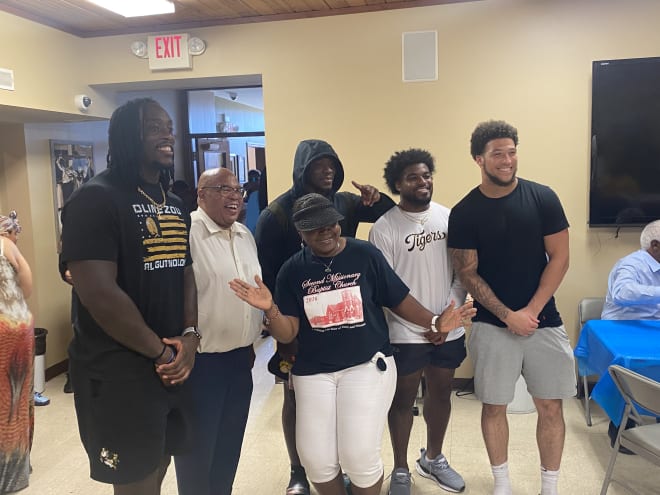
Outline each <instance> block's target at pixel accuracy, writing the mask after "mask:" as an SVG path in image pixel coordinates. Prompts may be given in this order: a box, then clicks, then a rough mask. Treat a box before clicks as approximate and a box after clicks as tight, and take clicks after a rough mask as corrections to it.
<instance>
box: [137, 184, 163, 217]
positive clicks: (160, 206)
mask: <svg viewBox="0 0 660 495" xmlns="http://www.w3.org/2000/svg"><path fill="white" fill-rule="evenodd" d="M158 187H160V193H161V194H162V195H163V201H162V202H161V203H158V202H156V200H154V198H152V197H151V196H149V195H148V194H147V193H146V192H144V190H143V189H142V188H141V187H140V186H137V190H138V192H139V193H140V194H142V196H144V197H145V198H147V200H148V201H149V202H150V203H151V204H152V205H154V207H155V208H156V214H157V215H159V216H160V214H161V212H162V210H163V207H164V206H165V204H166V203H167V196H165V191H164V190H163V185H162V184H161V183H160V182H159V183H158Z"/></svg>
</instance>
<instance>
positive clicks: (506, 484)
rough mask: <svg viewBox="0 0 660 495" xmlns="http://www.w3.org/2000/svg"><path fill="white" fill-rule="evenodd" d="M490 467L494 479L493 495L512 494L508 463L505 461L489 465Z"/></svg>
mask: <svg viewBox="0 0 660 495" xmlns="http://www.w3.org/2000/svg"><path fill="white" fill-rule="evenodd" d="M490 469H491V471H493V479H494V480H495V486H494V487H493V495H512V494H513V492H512V491H511V480H510V479H509V464H508V463H506V462H505V463H504V464H500V465H499V466H491V467H490Z"/></svg>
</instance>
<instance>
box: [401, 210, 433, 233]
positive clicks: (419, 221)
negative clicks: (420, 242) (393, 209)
mask: <svg viewBox="0 0 660 495" xmlns="http://www.w3.org/2000/svg"><path fill="white" fill-rule="evenodd" d="M399 211H400V212H401V214H402V215H403V216H404V217H405V218H407V219H408V220H410V221H411V222H413V223H416V224H419V225H420V226H421V227H422V232H424V225H425V224H426V222H428V221H429V217H430V216H431V210H430V208H429V209H428V210H426V211H425V212H424V213H425V214H424V215H419V216H417V215H413V214H412V213H410V212H407V211H406V210H404V209H403V208H401V207H400V206H399Z"/></svg>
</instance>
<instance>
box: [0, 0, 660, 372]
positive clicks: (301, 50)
mask: <svg viewBox="0 0 660 495" xmlns="http://www.w3.org/2000/svg"><path fill="white" fill-rule="evenodd" d="M659 18H660V2H656V1H654V0H627V1H622V0H619V1H615V0H536V1H533V0H510V1H506V0H486V1H483V2H468V3H460V4H452V5H445V6H434V7H425V8H418V9H405V10H394V11H390V12H381V13H371V14H358V15H350V16H336V17H330V18H323V19H306V20H298V21H286V22H277V23H263V24H254V25H248V24H246V25H239V26H221V27H217V28H204V29H199V30H191V31H190V32H191V33H192V34H195V35H197V36H200V37H202V38H203V39H205V40H206V41H207V45H208V48H207V51H206V53H205V54H204V55H202V56H199V57H195V58H194V62H193V65H194V67H193V69H192V70H191V71H178V72H164V73H150V72H149V70H148V64H147V61H145V60H140V59H137V58H135V57H133V56H132V55H131V54H130V51H129V50H128V47H129V45H130V42H131V41H134V40H136V39H144V38H145V37H146V35H145V36H138V35H131V36H120V37H110V38H98V39H88V40H78V39H75V38H72V37H70V36H68V35H63V34H62V33H58V32H57V31H53V30H49V29H48V28H43V27H39V26H36V25H34V24H31V23H27V21H16V22H14V18H12V17H10V16H7V15H6V14H0V25H2V27H3V29H0V47H3V48H0V55H1V56H0V59H2V60H3V62H2V64H0V65H6V66H8V68H14V69H15V70H16V71H17V73H16V79H17V83H18V82H19V81H20V82H23V81H24V80H25V79H30V80H32V81H31V84H30V85H29V86H28V88H29V91H28V89H26V90H25V91H26V92H23V91H24V90H23V89H21V94H20V95H18V94H17V95H15V96H14V97H11V96H7V94H6V92H0V104H8V103H7V101H8V100H11V99H12V98H13V100H14V101H18V102H21V104H22V105H26V106H37V107H39V106H43V107H44V108H48V109H52V108H53V107H57V108H60V107H61V104H59V103H58V102H56V100H58V101H59V99H62V98H64V96H63V93H65V92H66V93H67V94H69V93H74V92H75V91H77V90H78V89H79V88H84V87H85V85H88V84H89V85H92V86H93V87H94V88H96V89H95V90H96V91H97V92H99V93H101V94H102V95H103V97H105V98H107V99H110V98H111V96H110V92H106V91H108V87H107V86H105V85H107V84H114V83H117V84H119V83H128V82H137V81H144V80H160V79H181V81H180V84H181V87H185V86H186V85H187V84H188V82H187V81H186V79H192V78H202V77H215V76H231V75H241V74H262V76H263V84H264V102H265V115H266V143H267V158H268V172H269V180H268V182H269V188H270V191H271V194H274V193H279V192H282V191H283V190H285V189H286V188H287V187H289V185H290V180H291V163H292V156H293V152H294V149H295V146H296V144H297V142H298V141H299V140H301V139H304V138H310V137H318V138H323V139H326V140H328V141H329V142H330V143H332V144H333V146H335V148H336V149H337V151H338V153H339V154H340V156H341V157H342V160H343V161H344V163H345V165H346V169H347V170H346V172H347V173H346V175H347V178H350V179H355V180H357V181H362V182H368V183H372V184H375V185H377V186H379V187H382V188H384V184H383V181H382V166H383V163H384V161H385V160H386V159H387V158H388V157H389V155H390V154H391V153H392V152H393V151H395V150H397V149H401V148H405V147H410V146H419V147H426V148H428V149H429V150H430V151H431V152H432V153H433V154H434V155H435V157H436V159H437V162H438V172H437V177H436V184H435V188H436V191H435V196H434V199H435V200H436V201H438V202H440V203H444V204H446V205H452V204H454V203H455V202H456V201H457V200H458V199H460V198H461V197H462V196H463V195H464V194H465V193H466V192H467V191H468V190H469V189H470V188H471V187H473V186H474V185H475V184H476V183H477V181H478V180H479V173H478V168H477V166H476V165H475V164H474V163H473V162H472V161H471V158H470V156H469V148H468V143H469V135H470V133H471V131H472V129H473V128H474V126H475V124H476V123H477V122H479V121H482V120H486V119H489V118H502V119H506V120H508V121H510V122H511V123H513V124H514V125H516V126H517V127H518V129H519V132H520V147H519V174H520V176H522V177H525V178H528V179H532V180H536V181H539V182H543V183H546V184H548V185H550V186H551V187H553V188H554V189H555V191H557V193H558V194H559V196H560V198H561V199H562V201H563V204H564V207H565V209H566V212H567V215H568V217H569V220H570V222H571V268H570V271H569V273H568V275H567V276H566V279H565V281H564V283H563V285H562V287H561V288H560V290H559V292H558V294H557V297H558V304H559V308H560V311H561V312H562V314H563V316H564V319H565V322H566V325H567V328H568V330H569V333H570V334H571V336H572V337H573V338H574V337H575V333H576V332H575V329H574V326H575V321H576V306H577V302H578V300H579V299H580V298H582V297H584V296H593V295H600V294H603V293H604V291H605V288H606V280H607V274H608V272H609V269H610V268H611V266H612V264H613V263H614V262H615V260H616V259H618V258H619V257H621V256H623V255H624V254H626V253H628V252H630V251H632V250H634V249H636V247H637V245H638V239H637V238H638V234H639V231H638V230H635V231H631V232H623V233H622V234H620V235H619V236H618V237H615V235H614V232H613V230H595V229H591V230H590V229H588V228H587V226H586V222H587V198H588V176H589V129H590V92H591V90H590V84H591V62H592V60H598V59H610V58H626V57H646V56H657V55H659V54H658V47H659V46H660V31H659V30H658V29H657V19H659ZM8 23H10V24H17V25H19V24H20V25H21V27H22V28H29V29H28V31H30V35H29V36H28V35H21V34H18V33H17V32H16V31H14V30H13V29H11V30H9V33H8V32H7V31H6V30H5V29H4V25H5V24H8ZM33 30H35V31H36V32H37V33H38V36H37V38H38V39H39V40H40V41H39V46H40V47H37V46H35V44H36V43H37V42H36V41H29V42H28V43H27V44H26V46H21V45H20V44H18V43H16V42H15V41H13V38H12V36H25V37H27V38H31V35H32V34H31V32H32V31H33ZM418 30H437V31H438V48H439V64H440V65H439V80H438V81H436V82H424V83H406V84H404V83H402V82H401V33H402V32H404V31H418ZM9 41H11V44H8V43H9ZM43 46H48V47H49V48H48V50H49V51H50V52H52V53H51V55H52V56H50V57H48V61H47V62H45V63H44V65H42V61H41V60H42V59H41V58H37V57H36V55H37V54H38V53H42V54H43V50H44V49H43ZM39 50H41V52H40V51H39ZM5 51H11V57H5V53H3V52H5ZM74 52H75V54H76V55H77V56H76V57H74ZM4 60H8V62H4ZM79 60H84V61H88V62H87V63H85V64H84V65H83V64H79V62H78V61H79ZM37 61H38V62H37ZM58 62H61V64H62V65H63V66H64V67H65V70H64V71H62V70H57V69H58V67H57V65H58ZM46 75H48V78H47V77H46ZM46 81H48V83H46ZM51 81H52V83H51ZM67 81H68V82H67ZM51 86H52V87H51ZM68 86H71V87H73V88H75V90H74V91H71V90H70V89H69V87H68ZM67 97H68V96H67ZM60 109H61V108H60ZM69 111H70V110H69ZM95 111H97V112H100V113H99V115H103V113H102V112H101V111H100V110H98V109H97V110H95ZM106 116H107V115H106ZM346 187H347V188H350V185H349V183H348V181H347V185H346ZM0 191H1V189H0ZM44 193H46V191H44ZM46 200H47V201H49V200H50V198H47V197H46ZM363 235H364V231H363ZM54 287H55V286H53V288H54ZM50 289H51V287H47V290H46V291H45V293H48V290H50ZM65 309H66V308H61V310H62V311H65ZM61 357H63V356H59V355H58V356H56V358H57V359H59V358H61ZM55 360H56V359H55ZM53 361H54V360H53V359H52V358H51V357H50V356H49V363H52V362H53Z"/></svg>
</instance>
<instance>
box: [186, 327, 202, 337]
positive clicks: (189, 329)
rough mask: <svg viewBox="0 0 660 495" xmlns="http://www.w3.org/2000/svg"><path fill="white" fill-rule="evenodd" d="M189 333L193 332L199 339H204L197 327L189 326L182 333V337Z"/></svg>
mask: <svg viewBox="0 0 660 495" xmlns="http://www.w3.org/2000/svg"><path fill="white" fill-rule="evenodd" d="M189 333H192V334H193V335H194V336H195V337H197V340H202V336H201V334H200V333H199V332H198V331H197V327H188V328H186V329H185V330H184V331H183V333H182V334H181V336H182V337H185V336H186V335H188V334H189Z"/></svg>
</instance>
